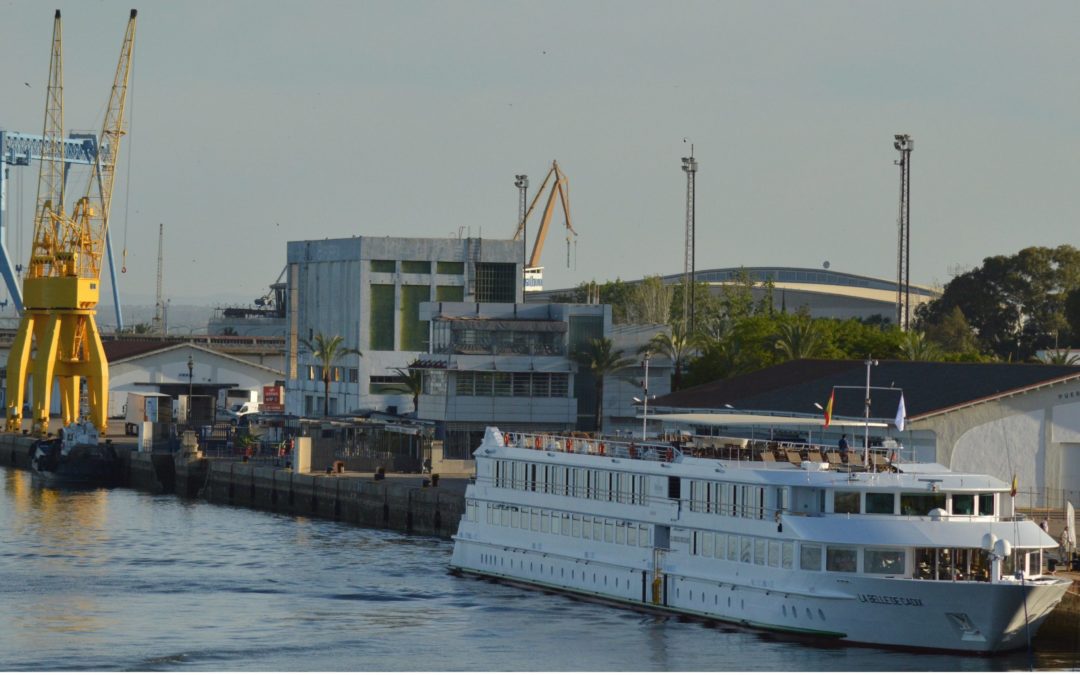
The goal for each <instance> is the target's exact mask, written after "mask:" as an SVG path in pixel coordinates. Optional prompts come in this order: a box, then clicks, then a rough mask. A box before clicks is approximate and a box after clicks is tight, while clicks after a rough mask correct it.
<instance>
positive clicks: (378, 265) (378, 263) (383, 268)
mask: <svg viewBox="0 0 1080 675" xmlns="http://www.w3.org/2000/svg"><path fill="white" fill-rule="evenodd" d="M371 271H372V272H389V273H390V274H393V273H394V272H396V271H397V268H396V267H395V264H394V261H393V260H372V261H371Z"/></svg>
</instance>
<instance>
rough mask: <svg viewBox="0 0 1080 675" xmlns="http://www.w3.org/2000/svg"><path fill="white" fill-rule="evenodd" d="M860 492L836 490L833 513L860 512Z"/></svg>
mask: <svg viewBox="0 0 1080 675" xmlns="http://www.w3.org/2000/svg"><path fill="white" fill-rule="evenodd" d="M858 512H859V493H858V492H846V491H840V490H836V491H835V492H834V493H833V513H858Z"/></svg>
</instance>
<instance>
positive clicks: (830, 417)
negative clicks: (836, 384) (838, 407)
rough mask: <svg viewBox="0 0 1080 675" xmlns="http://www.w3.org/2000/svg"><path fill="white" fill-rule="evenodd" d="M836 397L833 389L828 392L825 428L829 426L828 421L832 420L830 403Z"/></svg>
mask: <svg viewBox="0 0 1080 675" xmlns="http://www.w3.org/2000/svg"><path fill="white" fill-rule="evenodd" d="M835 398H836V390H835V389H833V390H832V391H830V392H829V403H828V404H827V405H826V406H825V428H826V429H828V428H829V423H830V422H832V404H833V400H834V399H835Z"/></svg>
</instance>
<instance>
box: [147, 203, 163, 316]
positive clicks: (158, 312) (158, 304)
mask: <svg viewBox="0 0 1080 675" xmlns="http://www.w3.org/2000/svg"><path fill="white" fill-rule="evenodd" d="M164 243H165V224H164V223H158V240H157V298H156V300H155V304H154V320H153V322H152V325H151V326H150V332H151V333H153V334H154V335H165V332H166V331H165V325H166V324H165V302H164V300H162V291H161V278H162V276H161V275H162V264H163V261H164V259H165V255H164Z"/></svg>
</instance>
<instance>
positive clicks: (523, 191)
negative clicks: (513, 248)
mask: <svg viewBox="0 0 1080 675" xmlns="http://www.w3.org/2000/svg"><path fill="white" fill-rule="evenodd" d="M514 187H516V188H517V189H518V225H519V226H520V227H521V301H522V302H525V283H526V281H527V280H528V274H526V273H525V270H526V269H527V268H528V266H529V237H528V236H527V235H528V232H527V231H526V229H525V201H526V195H527V193H528V191H529V177H528V176H527V175H526V174H523V173H519V174H516V175H515V176H514ZM540 187H543V186H542V185H541V186H540Z"/></svg>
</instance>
